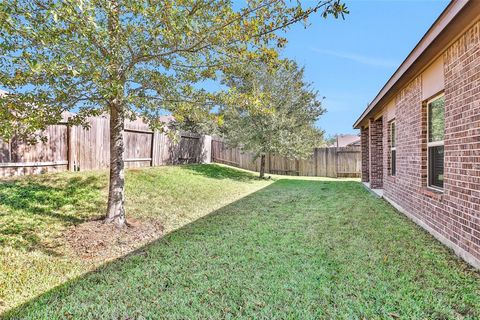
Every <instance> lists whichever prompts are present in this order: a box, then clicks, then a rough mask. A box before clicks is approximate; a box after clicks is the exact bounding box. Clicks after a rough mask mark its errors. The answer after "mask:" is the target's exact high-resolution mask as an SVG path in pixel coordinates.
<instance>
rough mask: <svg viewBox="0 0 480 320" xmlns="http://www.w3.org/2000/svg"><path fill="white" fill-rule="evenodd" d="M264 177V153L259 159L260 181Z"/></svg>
mask: <svg viewBox="0 0 480 320" xmlns="http://www.w3.org/2000/svg"><path fill="white" fill-rule="evenodd" d="M263 177H265V153H262V156H261V157H260V179H263Z"/></svg>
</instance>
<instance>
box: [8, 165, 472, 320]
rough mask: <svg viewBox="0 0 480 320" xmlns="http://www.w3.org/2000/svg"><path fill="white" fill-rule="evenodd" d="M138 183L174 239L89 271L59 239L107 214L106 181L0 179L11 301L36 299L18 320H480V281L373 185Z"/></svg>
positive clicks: (213, 170) (149, 211)
mask: <svg viewBox="0 0 480 320" xmlns="http://www.w3.org/2000/svg"><path fill="white" fill-rule="evenodd" d="M71 180H72V181H71ZM127 181H128V184H127V191H128V194H127V197H128V199H129V201H128V210H129V213H130V214H131V215H134V216H139V217H143V216H149V217H156V218H158V219H160V220H161V221H164V222H165V226H166V229H167V231H171V232H169V234H167V235H166V236H164V237H163V238H160V239H159V240H157V241H155V242H153V243H151V244H149V245H147V246H145V247H143V248H141V249H139V250H137V251H135V252H133V253H132V254H130V255H128V256H126V257H124V258H121V259H118V260H115V261H112V262H110V263H108V264H106V265H103V266H101V267H98V268H96V269H95V270H94V271H92V272H89V273H87V274H83V275H82V272H85V270H88V266H85V265H84V263H83V262H81V261H76V260H75V259H74V258H72V257H71V256H68V254H66V253H64V254H63V255H62V254H55V253H54V252H55V246H54V245H52V244H51V242H53V243H54V242H55V241H54V239H55V237H53V236H52V234H55V233H57V232H59V231H58V230H61V229H62V228H65V227H66V226H68V225H69V224H73V223H80V222H81V221H80V220H82V221H83V220H84V219H87V218H88V217H92V216H95V215H98V214H99V213H101V209H102V207H104V200H102V199H103V198H102V196H103V195H104V194H105V185H106V182H105V175H104V173H98V172H97V173H86V174H81V175H79V174H59V175H49V176H42V177H34V178H33V177H31V178H26V179H20V180H14V181H11V182H7V183H2V184H0V210H1V211H2V212H3V211H6V212H7V214H4V213H2V215H1V216H0V223H1V224H2V227H1V229H0V230H1V231H0V236H1V237H2V239H3V240H2V242H1V243H0V245H1V246H2V249H7V250H6V253H5V250H2V252H1V253H0V257H1V259H2V261H1V262H2V264H1V266H0V268H1V269H0V271H1V273H0V274H1V275H0V281H1V282H0V285H1V287H0V288H1V289H0V290H2V291H0V292H1V295H0V299H2V300H3V301H4V304H6V305H8V306H14V305H15V304H18V303H19V302H22V301H26V300H28V302H27V303H25V304H23V305H21V306H19V307H16V308H14V309H11V310H10V311H9V312H8V313H6V314H4V316H5V317H6V318H30V319H57V318H66V319H69V318H71V319H89V318H105V319H142V318H147V319H162V318H169V319H219V318H232V319H237V318H245V319H251V318H257V319H262V318H264V319H271V318H278V319H319V318H327V319H328V318H335V319H362V318H367V319H385V318H402V319H478V318H480V275H479V274H478V273H477V272H475V271H473V270H472V269H471V268H469V267H468V266H467V265H466V264H464V263H463V262H461V261H460V260H459V259H457V258H456V257H455V256H454V255H453V254H452V253H451V252H450V251H449V250H447V249H446V248H445V247H444V246H443V245H441V244H440V243H438V242H437V241H436V240H435V239H434V238H432V237H431V236H430V235H428V234H427V233H425V232H424V231H423V230H421V229H420V228H419V227H417V226H416V225H414V224H413V223H412V222H410V221H409V220H408V219H407V218H405V217H404V216H403V215H401V214H400V213H398V212H397V211H396V210H394V209H393V208H392V207H391V206H390V205H388V204H387V203H386V202H384V201H383V200H381V199H378V198H376V197H374V196H372V195H371V194H370V193H369V192H368V191H366V190H365V189H364V188H363V187H362V185H361V184H360V183H359V182H356V181H346V180H332V179H307V178H279V177H275V178H274V179H272V180H269V181H259V180H256V179H254V178H253V177H252V176H251V175H250V174H248V173H245V172H243V171H237V170H233V169H229V168H226V167H221V166H216V165H202V166H186V167H178V168H172V167H165V168H155V169H146V170H136V171H130V172H129V173H128V175H127ZM69 186H71V187H72V188H76V190H77V189H78V191H79V192H72V190H69ZM32 189H33V190H32ZM57 196H61V199H60V200H58V201H59V202H57V201H56V200H54V199H56V197H57ZM15 197H16V198H15ZM64 198H67V199H70V200H65V199H64ZM14 199H18V201H20V203H22V204H21V205H16V203H17V201H14ZM27 199H28V200H31V201H27ZM32 200H34V201H32ZM17 219H20V222H18V226H17V227H16V229H15V227H8V228H4V227H3V225H4V224H5V221H6V225H7V226H8V225H15V223H14V222H13V221H15V220H17ZM37 220H38V222H35V221H37ZM52 224H53V225H54V227H51V225H52ZM50 229H51V230H52V231H51V232H50V231H49V230H50ZM5 230H7V231H5ZM9 230H14V231H16V232H13V231H9ZM45 243H46V244H45ZM60 251H61V250H60ZM27 260H31V261H30V262H27ZM5 262H6V263H7V264H8V265H10V264H12V266H11V267H10V266H7V267H6V268H7V270H6V274H7V276H5V266H4V263H5ZM15 263H17V264H18V267H19V268H20V270H16V269H15V265H14V264H15ZM40 265H42V267H40ZM28 268H39V272H40V273H41V276H39V275H35V274H34V273H35V272H38V271H32V270H27V269H28ZM72 270H73V271H72ZM24 272H26V273H28V274H29V275H28V276H25V277H27V278H28V277H30V278H29V279H24V280H19V279H17V278H16V277H20V278H24V276H23V273H24ZM75 276H78V277H77V278H74V279H72V278H73V277H75ZM67 278H69V279H71V280H69V281H68V282H66V283H64V284H63V285H60V286H57V287H54V286H55V285H58V284H60V283H62V282H64V281H65V279H67ZM44 279H48V280H46V284H39V283H38V282H41V281H45V280H44ZM22 281H23V282H22ZM4 283H6V286H5V285H4ZM27 287H28V289H27ZM5 288H7V289H5ZM47 289H50V290H49V291H48V292H46V293H43V294H41V295H39V296H37V297H34V298H33V296H35V295H37V294H38V293H41V292H43V291H45V290H47ZM10 290H13V291H16V292H17V293H15V295H14V298H11V297H12V296H10V295H11V291H10ZM22 292H26V293H22Z"/></svg>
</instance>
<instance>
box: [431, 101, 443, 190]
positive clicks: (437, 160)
mask: <svg viewBox="0 0 480 320" xmlns="http://www.w3.org/2000/svg"><path fill="white" fill-rule="evenodd" d="M427 112H428V114H427V117H428V128H427V135H428V136H427V138H428V140H427V141H428V142H427V149H428V154H427V157H428V186H429V187H433V188H439V189H443V139H444V136H445V97H444V96H443V95H442V96H440V97H436V98H434V99H432V100H430V101H429V102H428V103H427Z"/></svg>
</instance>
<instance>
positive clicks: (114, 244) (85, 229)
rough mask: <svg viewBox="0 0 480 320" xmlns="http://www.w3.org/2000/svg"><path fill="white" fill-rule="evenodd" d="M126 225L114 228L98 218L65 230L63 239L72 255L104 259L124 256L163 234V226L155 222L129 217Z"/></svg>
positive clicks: (89, 258)
mask: <svg viewBox="0 0 480 320" xmlns="http://www.w3.org/2000/svg"><path fill="white" fill-rule="evenodd" d="M128 224H129V225H128V226H125V227H123V228H118V227H116V226H115V225H113V224H107V223H104V222H103V220H100V219H99V220H93V221H87V222H84V223H82V224H79V225H77V226H74V227H72V228H70V229H68V230H67V231H66V232H65V233H64V238H65V240H66V244H67V246H68V247H69V249H70V250H72V251H73V254H75V255H76V256H78V257H80V258H82V259H85V260H97V261H107V260H110V259H114V258H118V257H120V256H123V255H126V254H128V253H130V252H132V251H133V250H135V249H138V248H140V247H141V246H143V245H145V244H147V243H149V242H152V241H154V240H156V239H158V238H159V237H161V236H162V235H163V233H164V227H163V225H162V224H161V223H160V222H158V221H153V220H141V221H140V220H133V219H129V220H128Z"/></svg>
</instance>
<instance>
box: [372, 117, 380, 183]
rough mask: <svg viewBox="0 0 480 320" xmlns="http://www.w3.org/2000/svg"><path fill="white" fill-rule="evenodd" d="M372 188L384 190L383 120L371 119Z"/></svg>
mask: <svg viewBox="0 0 480 320" xmlns="http://www.w3.org/2000/svg"><path fill="white" fill-rule="evenodd" d="M369 128H370V141H369V142H370V143H369V146H370V148H369V151H370V169H369V172H370V187H371V188H372V189H381V188H383V118H380V119H378V120H373V119H370V123H369Z"/></svg>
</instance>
